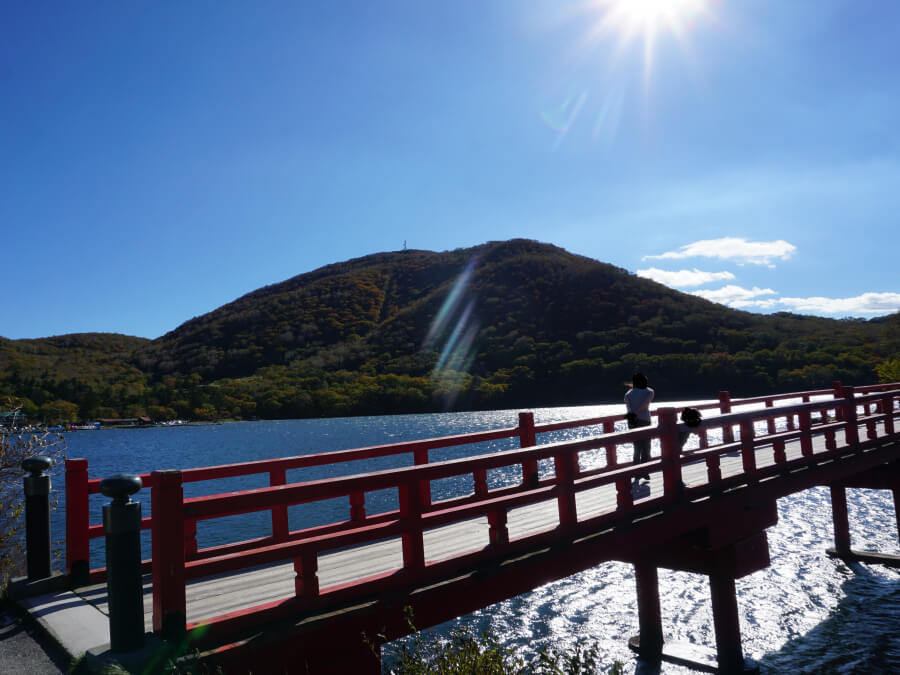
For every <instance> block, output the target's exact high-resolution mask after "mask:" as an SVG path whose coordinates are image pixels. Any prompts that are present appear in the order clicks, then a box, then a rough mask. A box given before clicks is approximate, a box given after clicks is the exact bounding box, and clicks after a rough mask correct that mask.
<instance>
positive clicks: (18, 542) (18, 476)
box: [0, 427, 65, 589]
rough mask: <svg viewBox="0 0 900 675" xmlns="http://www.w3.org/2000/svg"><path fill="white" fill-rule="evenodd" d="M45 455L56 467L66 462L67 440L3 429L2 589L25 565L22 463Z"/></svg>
mask: <svg viewBox="0 0 900 675" xmlns="http://www.w3.org/2000/svg"><path fill="white" fill-rule="evenodd" d="M35 455H44V456H46V457H49V458H50V459H51V460H52V461H53V463H54V464H56V463H58V462H59V461H61V460H63V459H65V441H64V439H63V437H62V436H60V435H59V434H46V433H45V434H30V433H22V434H20V433H14V432H12V431H9V430H7V429H5V428H2V427H0V589H2V588H4V587H5V586H6V582H7V581H8V580H9V578H10V577H11V576H15V575H17V574H20V573H22V571H23V565H24V554H25V550H24V541H23V536H24V515H25V496H24V492H23V488H22V478H23V476H24V471H23V470H22V462H23V461H24V460H25V459H27V458H28V457H33V456H35Z"/></svg>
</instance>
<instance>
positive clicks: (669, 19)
mask: <svg viewBox="0 0 900 675" xmlns="http://www.w3.org/2000/svg"><path fill="white" fill-rule="evenodd" d="M713 1H714V0H591V2H590V7H589V11H590V12H591V13H592V14H593V15H594V16H595V17H596V23H595V24H594V26H593V29H592V31H591V32H592V34H593V38H594V39H598V38H601V37H602V36H606V35H615V36H617V38H618V41H619V44H620V47H621V46H623V45H625V44H626V43H629V42H631V41H633V40H636V39H637V40H642V41H643V44H644V50H643V51H644V70H645V74H649V71H650V70H651V68H652V64H653V57H654V54H653V52H654V44H655V42H656V38H657V37H658V36H659V35H660V34H662V33H668V34H671V35H673V36H674V37H675V38H676V39H678V40H679V41H680V42H682V43H684V42H685V40H686V33H687V31H688V29H689V27H690V26H691V24H692V23H694V22H695V21H696V20H698V19H699V18H700V17H701V16H706V15H708V14H709V12H710V4H711V3H712V2H713Z"/></svg>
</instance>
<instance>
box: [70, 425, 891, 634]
mask: <svg viewBox="0 0 900 675" xmlns="http://www.w3.org/2000/svg"><path fill="white" fill-rule="evenodd" d="M879 433H880V430H879ZM838 440H839V442H843V439H842V438H841V434H840V432H839V433H838ZM813 448H814V452H815V453H819V452H823V451H824V450H825V439H824V436H816V437H814V441H813ZM785 452H786V455H787V459H788V461H790V460H792V459H797V458H799V457H801V452H800V443H799V441H794V442H788V443H786V444H785ZM619 453H620V454H622V456H623V457H625V456H626V455H627V456H629V457H630V454H631V446H630V445H624V446H620V447H619ZM756 456H757V466H758V467H759V468H760V469H763V468H765V467H766V466H770V465H772V464H774V461H773V451H772V447H771V445H769V446H761V447H759V448H757V449H756ZM721 469H722V476H723V477H728V476H731V475H737V474H740V473H742V471H743V465H742V458H741V455H740V452H739V451H735V452H732V453H730V454H729V455H726V456H723V458H722V464H721ZM683 478H684V482H685V484H686V485H687V486H688V487H691V486H695V485H703V484H705V483H707V474H706V466H705V464H704V463H703V462H702V461H701V462H696V463H693V464H687V465H685V467H684V473H683ZM662 491H663V484H662V473H661V472H660V471H658V470H657V471H655V472H652V473H651V477H650V480H649V481H642V482H641V483H640V484H639V487H637V488H635V489H634V490H633V492H632V494H633V495H634V501H635V504H636V505H638V504H640V503H641V502H642V501H645V500H648V499H652V498H655V497H659V496H660V495H661V494H662ZM576 504H577V509H578V516H579V520H581V519H583V518H587V517H591V516H595V515H599V514H603V513H610V512H613V511H615V510H616V489H615V485H605V486H602V487H598V488H593V489H589V490H585V491H583V492H580V493H578V495H577V498H576ZM558 525H559V510H558V508H557V504H556V500H555V498H554V499H548V500H545V501H542V502H539V503H536V504H532V505H528V506H525V507H521V508H517V509H511V510H510V512H509V519H508V528H509V537H510V540H511V541H515V540H516V539H519V538H523V537H525V536H528V535H532V534H535V533H538V532H543V531H547V530H552V529H554V528H556V527H557V526H558ZM424 542H425V558H426V560H428V561H440V560H444V559H447V558H451V557H454V556H457V555H460V554H462V553H465V552H468V551H472V550H478V549H481V548H483V547H484V546H486V544H487V542H488V521H487V517H481V518H474V519H471V520H468V521H465V522H461V523H453V524H451V525H447V526H443V527H436V528H434V529H431V530H428V531H426V532H425V536H424ZM402 566H403V554H402V548H401V541H400V537H392V538H389V539H386V540H383V541H379V542H376V543H371V544H366V545H362V546H357V547H353V548H348V549H345V550H341V551H335V552H332V553H327V554H323V555H320V556H319V570H318V573H319V580H320V586H321V588H322V589H323V590H325V589H327V588H328V587H330V586H337V585H341V584H345V583H347V582H351V581H355V580H359V579H362V578H364V577H369V576H372V575H374V574H378V573H380V572H390V571H392V570H397V569H400V568H402ZM294 579H295V572H294V566H293V563H292V562H286V563H280V564H270V565H260V566H257V567H254V568H250V569H245V570H242V571H240V572H236V573H228V574H220V575H216V576H213V577H208V578H204V579H198V580H194V581H190V582H188V585H187V612H188V616H187V619H188V621H189V622H193V621H202V620H204V619H209V618H211V617H215V616H219V615H222V614H226V613H231V612H235V611H238V610H242V609H247V608H250V607H254V606H256V605H260V604H263V603H268V602H272V601H277V600H282V599H286V598H290V597H293V595H294ZM77 594H78V596H80V597H81V598H82V599H83V600H84V601H86V602H87V603H89V604H91V605H92V606H93V607H95V608H96V609H97V610H98V611H100V612H101V613H103V614H104V615H105V614H107V613H108V606H107V598H106V585H105V584H98V585H94V586H88V587H84V588H80V589H78V591H77ZM152 608H153V599H152V588H151V579H150V576H149V575H147V576H146V577H145V580H144V615H145V625H146V628H147V631H148V632H150V631H152V628H153V621H152ZM97 639H98V644H102V643H103V642H104V640H105V641H108V635H107V636H106V637H103V636H97Z"/></svg>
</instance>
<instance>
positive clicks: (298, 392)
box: [0, 240, 900, 421]
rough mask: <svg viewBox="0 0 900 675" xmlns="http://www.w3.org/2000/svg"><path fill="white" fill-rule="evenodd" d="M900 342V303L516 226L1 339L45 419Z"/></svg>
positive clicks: (424, 404)
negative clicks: (756, 304) (89, 329)
mask: <svg viewBox="0 0 900 675" xmlns="http://www.w3.org/2000/svg"><path fill="white" fill-rule="evenodd" d="M898 353H900V315H896V314H895V315H892V316H890V317H885V318H881V319H873V320H870V321H863V320H841V321H836V320H831V319H823V318H818V317H809V316H798V315H792V314H784V313H783V314H776V315H771V316H764V315H758V314H751V313H748V312H741V311H735V310H731V309H728V308H725V307H723V306H721V305H717V304H714V303H711V302H708V301H706V300H702V299H700V298H697V297H695V296H692V295H687V294H684V293H679V292H677V291H674V290H672V289H669V288H667V287H664V286H662V285H660V284H657V283H655V282H652V281H649V280H646V279H642V278H638V277H636V276H634V275H632V274H630V273H628V272H627V271H625V270H622V269H619V268H616V267H613V266H611V265H608V264H605V263H601V262H597V261H595V260H591V259H588V258H584V257H581V256H577V255H573V254H571V253H568V252H566V251H564V250H562V249H560V248H557V247H554V246H551V245H547V244H541V243H538V242H533V241H526V240H513V241H509V242H494V243H489V244H485V245H482V246H477V247H474V248H470V249H460V250H456V251H450V252H444V253H434V252H429V251H401V252H396V253H380V254H375V255H371V256H366V257H364V258H359V259H356V260H350V261H348V262H345V263H339V264H335V265H329V266H327V267H323V268H321V269H319V270H316V271H314V272H310V273H308V274H302V275H299V276H297V277H294V278H292V279H289V280H287V281H284V282H282V283H279V284H275V285H272V286H266V287H264V288H261V289H259V290H257V291H254V292H252V293H249V294H247V295H245V296H243V297H241V298H239V299H237V300H235V301H234V302H231V303H229V304H227V305H225V306H223V307H221V308H219V309H217V310H215V311H213V312H210V313H209V314H206V315H204V316H200V317H197V318H194V319H192V320H190V321H188V322H186V323H185V324H183V325H182V326H180V327H178V328H176V329H175V330H173V331H172V332H170V333H168V334H166V335H164V336H163V337H161V338H159V339H157V340H153V341H149V340H142V339H140V338H129V337H125V336H113V335H102V334H96V335H73V336H63V337H56V338H46V339H43V340H17V341H10V340H0V394H6V395H9V396H14V397H18V398H19V399H21V400H22V402H23V403H24V404H25V407H26V409H27V410H28V411H29V412H30V413H32V414H33V415H36V416H40V417H44V418H46V419H47V420H48V421H52V420H61V419H63V418H67V417H68V418H72V419H76V418H77V419H91V418H96V417H101V416H107V417H110V416H137V415H144V414H147V415H150V416H151V417H154V418H158V419H166V418H174V417H178V418H187V419H217V418H223V417H235V418H250V417H264V418H275V417H307V416H327V415H352V414H384V413H401V412H422V411H432V410H450V409H463V408H504V407H525V406H528V407H537V406H543V405H553V404H561V403H586V402H597V401H605V400H612V401H618V400H621V396H622V394H623V392H624V386H623V382H624V381H626V380H627V379H629V377H630V375H631V373H632V372H633V371H634V370H635V369H642V370H644V371H645V372H647V373H648V375H649V376H650V378H651V382H652V384H653V386H655V387H657V389H658V391H659V392H660V395H661V396H664V397H666V398H670V399H672V398H679V397H693V396H714V395H715V393H716V392H718V391H719V390H722V389H727V390H729V391H731V392H732V394H733V395H734V396H748V395H753V394H758V393H763V392H775V391H786V390H796V389H809V388H823V387H828V386H830V384H831V382H832V381H833V380H835V379H839V380H843V381H845V382H848V383H850V382H873V381H876V380H877V375H876V367H877V366H878V365H879V364H883V363H885V362H888V361H891V360H894V359H896V358H897V355H898ZM67 404H68V405H67ZM62 410H64V411H65V412H61V411H62Z"/></svg>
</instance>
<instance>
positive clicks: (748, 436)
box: [741, 420, 756, 481]
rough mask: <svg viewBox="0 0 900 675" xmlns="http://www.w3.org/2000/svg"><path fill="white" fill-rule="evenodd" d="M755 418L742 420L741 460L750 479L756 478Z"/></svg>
mask: <svg viewBox="0 0 900 675" xmlns="http://www.w3.org/2000/svg"><path fill="white" fill-rule="evenodd" d="M753 433H754V430H753V420H744V421H742V422H741V461H742V463H743V466H744V473H745V474H746V475H747V479H748V480H751V481H753V480H756V447H755V446H754V444H753Z"/></svg>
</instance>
